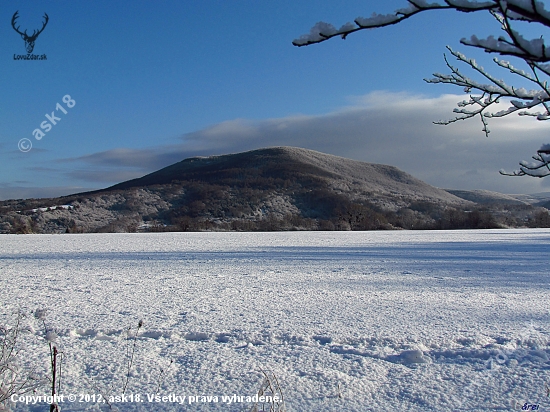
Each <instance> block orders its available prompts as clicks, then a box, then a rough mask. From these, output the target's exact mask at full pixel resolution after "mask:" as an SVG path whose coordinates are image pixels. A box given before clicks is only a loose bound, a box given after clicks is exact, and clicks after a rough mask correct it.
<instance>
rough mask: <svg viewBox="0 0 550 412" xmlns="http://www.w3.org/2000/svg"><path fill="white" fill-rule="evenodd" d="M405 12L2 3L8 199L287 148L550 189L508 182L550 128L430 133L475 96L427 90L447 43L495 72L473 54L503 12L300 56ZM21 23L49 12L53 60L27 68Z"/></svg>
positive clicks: (487, 184)
mask: <svg viewBox="0 0 550 412" xmlns="http://www.w3.org/2000/svg"><path fill="white" fill-rule="evenodd" d="M342 3H344V5H342ZM405 5H406V2H405V1H404V0H403V1H402V0H388V1H385V2H379V1H368V0H347V1H346V2H336V1H318V0H317V1H313V0H311V1H310V0H300V1H287V0H279V1H277V2H267V1H257V0H223V1H222V0H219V1H212V0H201V1H175V0H167V1H162V2H160V1H153V0H149V1H147V0H136V1H132V2H128V1H120V0H108V1H107V0H94V1H72V2H70V1H29V0H25V1H3V2H2V4H1V6H0V38H1V39H2V41H1V42H0V61H1V65H2V69H1V74H2V75H1V76H0V84H1V88H0V90H1V91H2V93H1V94H0V199H7V198H24V197H42V196H53V195H62V194H69V193H73V192H78V191H82V190H87V189H97V188H102V187H107V186H110V185H112V184H115V183H118V182H120V181H123V180H127V179H131V178H135V177H139V176H142V175H144V174H147V173H149V172H152V171H154V170H157V169H159V168H161V167H164V166H167V165H169V164H172V163H175V162H177V161H179V160H182V159H184V158H186V157H190V156H195V155H215V154H224V153H232V152H239V151H244V150H250V149H255V148H260V147H266V146H279V145H292V146H300V147H307V148H310V149H314V150H319V151H322V152H326V153H331V154H335V155H339V156H345V157H350V158H353V159H357V160H362V161H367V162H375V163H385V164H392V165H395V166H397V167H399V168H401V169H402V170H404V171H406V172H408V173H411V174H413V175H414V176H416V177H418V178H420V179H423V180H425V181H426V182H428V183H430V184H433V185H435V186H438V187H444V188H456V189H487V190H495V191H500V192H505V193H535V192H541V191H547V190H548V186H549V185H550V179H547V180H544V179H542V180H540V179H533V178H506V177H502V176H500V175H499V174H498V170H499V169H501V168H504V169H508V170H513V169H515V168H516V166H517V163H518V162H519V161H520V160H522V159H529V158H530V156H531V155H532V154H534V153H535V151H536V150H537V149H538V148H539V147H540V145H541V144H543V143H547V142H548V139H547V138H546V136H547V134H548V133H547V130H548V129H547V127H549V126H550V125H548V126H547V125H545V124H544V123H541V122H536V121H535V120H532V119H521V118H513V119H512V118H508V119H503V120H500V121H496V120H495V121H493V122H492V123H491V126H492V127H491V130H492V133H491V135H490V137H489V138H486V137H485V136H484V135H483V133H482V132H481V125H480V124H479V122H478V121H476V120H472V121H469V122H462V123H461V124H455V125H451V126H447V127H443V126H436V125H433V124H432V123H431V122H432V121H434V120H441V119H448V118H450V117H452V115H453V113H452V109H453V108H454V107H455V103H456V102H457V101H459V100H462V99H463V98H464V96H463V95H460V94H461V90H460V89H458V88H455V87H452V86H443V85H429V84H427V83H425V82H424V81H423V78H426V77H430V76H431V74H432V73H433V72H447V69H446V67H445V64H444V60H443V53H444V52H445V51H446V50H445V46H446V45H451V46H452V47H454V48H456V49H458V50H461V51H463V52H465V53H466V54H468V55H469V56H472V57H475V58H477V59H479V60H481V61H482V62H483V64H484V65H486V66H490V65H491V60H490V56H486V55H484V53H482V52H478V51H476V50H471V49H470V48H467V47H465V46H461V45H460V44H459V40H460V38H462V37H469V36H470V35H471V34H476V35H478V36H486V35H489V34H499V33H498V31H499V28H498V25H497V24H496V23H495V22H494V20H493V19H492V18H491V17H490V16H489V15H485V14H468V15H466V14H461V13H456V12H454V13H453V12H449V11H441V12H427V13H424V14H420V15H418V16H416V17H414V18H412V19H410V20H408V21H406V22H403V23H401V24H399V25H396V26H393V27H388V28H384V29H377V30H369V31H363V32H359V33H356V34H354V35H352V36H349V37H348V39H347V40H345V41H342V40H340V39H333V40H331V41H328V42H325V43H323V44H318V45H313V46H309V47H302V48H298V47H294V46H293V45H292V40H293V39H294V38H296V37H298V36H299V35H301V34H303V33H306V32H308V31H309V28H310V27H311V26H312V25H313V24H315V23H316V22H317V21H320V20H323V21H328V22H331V23H334V24H335V25H336V26H338V27H339V26H340V25H341V24H343V23H345V22H347V21H351V20H353V19H354V18H355V17H358V16H368V15H370V14H371V13H372V12H373V11H376V12H388V13H389V12H392V11H393V10H395V9H397V8H400V7H403V6H405ZM16 11H19V18H18V20H17V25H19V26H20V27H21V30H24V29H28V32H29V33H32V31H33V30H35V29H38V28H40V27H41V26H42V22H43V15H44V13H47V14H48V16H49V22H48V25H47V26H46V28H45V29H44V31H43V32H42V33H41V34H40V35H39V37H38V39H37V40H36V44H35V49H34V51H33V53H34V54H37V55H41V54H46V55H47V60H44V61H24V60H14V55H18V54H25V53H26V52H25V48H24V42H23V40H22V39H21V37H20V36H19V35H18V34H17V33H16V32H15V30H13V28H12V27H11V19H12V16H13V14H14V13H15V12H16ZM465 70H466V69H465ZM494 71H498V69H495V70H494ZM499 75H500V77H504V78H506V77H507V74H506V73H499ZM65 95H70V96H71V98H72V99H73V100H74V101H75V103H76V104H75V105H74V107H72V108H68V107H67V106H66V105H65V104H64V103H63V102H62V99H63V97H64V96H65ZM458 95H460V96H458ZM58 103H59V104H60V105H62V107H63V108H64V110H66V111H67V113H66V114H63V113H62V112H60V111H59V110H57V111H56V105H57V104H58ZM53 111H56V116H58V117H59V118H60V119H61V120H60V121H57V124H56V125H55V126H53V127H52V128H51V130H50V131H48V132H47V133H45V135H44V137H43V138H42V139H41V140H36V139H35V137H34V136H33V130H34V129H37V128H40V124H41V122H43V121H45V120H46V117H45V114H51V113H52V112H53ZM23 138H27V139H29V140H30V141H31V143H32V149H31V150H30V151H28V152H22V151H20V150H19V149H18V142H19V141H20V140H21V139H23Z"/></svg>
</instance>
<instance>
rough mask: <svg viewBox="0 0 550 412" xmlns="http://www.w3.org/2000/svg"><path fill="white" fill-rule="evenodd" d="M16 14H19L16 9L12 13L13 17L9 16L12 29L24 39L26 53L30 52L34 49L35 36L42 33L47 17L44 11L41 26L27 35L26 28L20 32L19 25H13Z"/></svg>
mask: <svg viewBox="0 0 550 412" xmlns="http://www.w3.org/2000/svg"><path fill="white" fill-rule="evenodd" d="M18 14H19V11H16V12H15V13H14V15H13V17H12V18H11V25H12V27H13V29H14V30H15V31H16V32H17V33H19V34H20V35H21V38H22V39H23V40H25V48H26V49H27V53H32V51H33V50H34V42H35V41H36V38H37V37H38V35H39V34H40V33H42V31H43V30H44V28H45V27H46V24H48V20H49V17H48V15H47V14H46V13H44V24H43V26H42V28H41V29H40V30H38V31H37V30H34V31H33V33H32V35H30V36H29V35H28V34H27V30H25V32H24V33H22V32H21V31H19V26H17V27H15V20H17V18H18V17H19V15H18Z"/></svg>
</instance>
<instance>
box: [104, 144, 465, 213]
mask: <svg viewBox="0 0 550 412" xmlns="http://www.w3.org/2000/svg"><path fill="white" fill-rule="evenodd" d="M236 169H239V170H240V173H241V174H242V176H241V179H244V178H245V177H249V178H254V177H255V176H257V175H258V174H259V172H260V171H261V174H262V176H264V177H271V178H284V179H296V180H307V179H308V178H311V177H315V178H319V179H325V182H326V183H327V184H328V185H329V186H330V187H331V188H333V189H335V190H344V191H350V190H360V191H363V192H364V191H367V192H374V193H379V194H388V195H393V196H398V197H403V198H409V197H410V198H417V199H418V200H420V199H426V200H430V201H435V202H444V203H449V204H456V205H459V204H465V202H464V200H463V199H460V198H458V197H456V196H454V195H452V194H449V193H448V192H447V191H445V190H442V189H438V188H435V187H433V186H430V185H429V184H427V183H425V182H423V181H421V180H419V179H417V178H415V177H413V176H411V175H410V174H408V173H405V172H403V171H401V170H399V169H398V168H396V167H394V166H388V165H382V164H374V163H365V162H360V161H357V160H351V159H347V158H345V157H339V156H334V155H330V154H326V153H321V152H317V151H314V150H309V149H303V148H298V147H288V146H281V147H270V148H264V149H257V150H251V151H248V152H243V153H236V154H227V155H220V156H208V157H192V158H188V159H185V160H182V161H181V162H178V163H175V164H173V165H171V166H168V167H165V168H163V169H161V170H158V171H156V172H153V173H151V174H148V175H146V176H144V177H141V178H138V179H133V180H129V181H127V182H123V183H119V184H117V185H114V186H111V187H110V188H108V189H107V190H119V189H128V188H131V187H144V186H151V185H159V184H167V183H171V182H172V181H176V180H183V181H185V180H189V179H199V180H204V181H210V182H212V181H216V180H220V179H227V178H231V177H234V176H235V175H234V173H233V172H234V171H235V170H236Z"/></svg>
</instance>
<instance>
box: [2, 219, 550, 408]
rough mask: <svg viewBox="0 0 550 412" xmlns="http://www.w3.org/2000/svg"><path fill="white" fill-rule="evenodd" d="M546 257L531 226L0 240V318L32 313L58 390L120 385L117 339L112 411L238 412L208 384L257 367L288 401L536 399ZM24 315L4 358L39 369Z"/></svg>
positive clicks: (248, 391) (409, 404)
mask: <svg viewBox="0 0 550 412" xmlns="http://www.w3.org/2000/svg"><path fill="white" fill-rule="evenodd" d="M549 252H550V230H548V229H533V230H530V229H529V230H527V229H525V230H482V231H423V232H421V231H414V232H412V231H392V232H285V233H156V234H85V235H82V234H79V235H68V234H67V235H4V236H2V237H1V238H0V282H1V283H0V284H1V285H2V293H1V294H0V302H1V305H2V313H1V316H0V322H4V323H9V322H13V320H14V315H13V314H14V313H15V312H16V311H18V310H23V311H26V312H27V313H30V311H31V310H36V309H47V313H46V315H45V322H46V325H47V328H48V329H49V330H50V331H52V332H55V334H56V335H57V336H56V339H55V341H56V342H57V344H58V345H59V349H60V351H62V352H63V354H64V358H63V366H62V381H61V392H60V394H61V395H64V396H65V397H67V396H68V395H69V394H75V395H77V396H78V395H79V394H88V395H93V394H96V396H97V395H98V394H99V393H101V394H102V395H103V396H115V395H120V394H121V392H122V389H121V388H122V384H123V379H124V378H125V376H126V367H125V366H124V365H125V362H126V359H127V357H126V351H127V349H128V348H130V349H131V348H132V347H133V344H134V342H135V356H134V363H133V366H132V369H131V373H130V378H129V384H128V389H127V391H126V395H130V394H133V395H137V394H140V395H141V399H142V400H144V402H127V403H117V404H115V405H114V406H115V407H116V408H118V409H119V410H121V411H137V410H139V411H153V410H154V411H165V410H166V411H214V410H215V411H218V410H219V411H243V410H247V411H248V410H250V409H251V407H252V406H253V405H252V404H251V403H246V402H243V403H234V404H230V405H228V404H227V403H223V402H222V399H221V396H223V395H227V396H231V395H234V394H236V395H239V396H252V395H254V394H256V393H257V391H258V389H259V388H260V384H261V383H262V375H261V372H260V368H261V369H264V370H267V371H273V372H274V373H275V375H276V376H277V378H278V379H279V382H280V385H281V388H282V390H283V394H284V397H285V404H286V407H287V410H288V411H299V412H302V411H381V410H395V411H474V410H502V411H504V410H506V411H508V410H521V408H522V407H523V406H524V405H525V404H526V403H528V404H534V405H539V410H549V408H550V402H549V401H550V398H548V397H547V396H546V389H545V382H550V361H549V358H550V346H549V344H550V306H549V302H550V299H549V298H550V293H549V292H550V275H549V271H548V262H549V255H550V253H549ZM37 316H38V317H39V318H40V317H41V316H43V313H42V312H39V313H38V314H37ZM140 320H143V323H144V326H143V327H142V328H140V330H139V333H138V336H137V337H136V339H135V341H134V340H127V339H126V338H125V336H127V335H126V331H127V330H128V328H129V327H132V328H133V329H132V331H135V330H136V328H137V325H138V322H139V321H140ZM27 321H28V322H29V323H30V324H31V325H34V326H33V327H32V328H29V331H28V332H26V333H25V334H24V335H22V339H23V340H22V342H23V343H24V345H23V347H22V352H21V356H20V364H21V365H22V366H23V367H24V368H35V369H36V370H37V371H38V372H41V371H46V368H47V365H48V360H49V358H48V356H49V355H48V353H49V352H48V342H47V341H46V340H45V331H44V328H43V327H41V326H40V323H39V322H40V320H39V319H36V318H35V317H34V316H32V315H31V316H29V318H28V320H27ZM171 361H173V363H172V364H170V362H171ZM161 370H164V372H161ZM159 376H160V378H159ZM157 392H158V395H160V396H168V395H170V394H173V395H177V396H212V397H213V396H218V402H214V401H210V402H198V403H193V404H191V405H190V404H188V398H186V400H185V403H184V404H183V405H179V404H177V403H174V402H161V403H150V402H148V399H147V394H150V395H154V394H155V393H157ZM42 393H44V394H47V393H48V389H47V387H45V388H44V391H43V392H42ZM38 394H40V392H39V393H38ZM199 399H200V398H199ZM211 399H214V398H211ZM77 400H78V399H77ZM204 400H206V398H205V399H204ZM12 406H14V409H15V410H16V411H44V410H47V409H48V407H47V405H46V404H44V403H42V404H40V403H38V404H36V405H24V404H22V403H17V404H15V405H12ZM60 406H61V408H62V411H83V410H96V411H97V410H108V408H107V405H106V404H103V403H99V404H97V403H96V404H94V403H92V402H88V403H86V402H82V403H80V402H78V401H77V402H74V403H68V402H67V401H66V399H65V402H64V403H61V404H60Z"/></svg>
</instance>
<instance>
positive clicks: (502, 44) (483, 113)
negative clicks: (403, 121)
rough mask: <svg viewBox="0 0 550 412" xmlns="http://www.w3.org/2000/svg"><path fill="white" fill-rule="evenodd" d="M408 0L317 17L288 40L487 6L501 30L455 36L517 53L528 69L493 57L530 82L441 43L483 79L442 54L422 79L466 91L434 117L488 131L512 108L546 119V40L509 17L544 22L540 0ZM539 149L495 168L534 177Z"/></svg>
mask: <svg viewBox="0 0 550 412" xmlns="http://www.w3.org/2000/svg"><path fill="white" fill-rule="evenodd" d="M408 3H409V4H408V6H407V7H404V8H401V9H399V10H396V11H395V12H394V13H392V14H377V13H373V14H372V15H371V16H370V17H367V18H365V17H358V18H356V19H355V20H354V22H353V23H346V24H344V25H343V26H341V27H340V28H339V29H337V28H336V27H335V26H333V25H332V24H329V23H324V22H319V23H317V24H316V25H315V26H313V27H312V29H311V30H310V32H309V33H307V34H304V35H302V36H300V37H299V38H297V39H295V40H294V41H293V44H294V45H295V46H307V45H310V44H314V43H321V42H324V41H326V40H328V39H331V38H333V37H336V36H340V37H342V38H343V39H345V38H346V37H347V36H348V35H349V34H351V33H354V32H356V31H360V30H364V29H371V28H380V27H385V26H389V25H392V24H397V23H399V22H401V21H403V20H405V19H408V18H410V17H412V16H414V15H416V14H418V13H421V12H424V11H428V10H440V9H450V10H455V11H459V12H464V13H472V12H479V11H485V12H489V13H490V14H491V15H492V16H493V17H494V18H495V19H496V21H497V22H498V23H499V25H500V28H501V30H502V32H503V35H501V36H488V37H486V38H479V37H478V36H476V35H475V34H474V35H472V36H471V37H470V38H468V39H466V38H464V39H462V40H461V41H460V42H461V43H462V44H463V45H465V46H470V47H474V48H480V49H482V50H484V51H486V52H487V53H494V54H497V55H500V56H509V57H515V58H518V59H520V60H521V61H523V62H524V63H525V64H526V67H527V68H528V71H525V70H523V69H519V68H517V67H516V66H514V65H512V64H511V63H510V62H508V61H505V60H500V59H498V58H495V59H494V62H495V63H496V64H497V65H498V66H499V68H504V69H506V70H507V71H509V72H510V73H512V74H514V75H516V76H518V77H519V78H521V79H522V81H523V82H525V81H527V82H529V83H531V84H532V85H533V87H534V88H533V89H526V88H525V87H517V86H514V85H510V84H507V83H506V82H505V81H504V80H501V79H498V78H497V77H495V76H493V75H492V74H490V73H489V72H488V71H487V70H486V69H485V68H483V67H482V66H480V65H479V64H478V63H477V62H476V61H475V60H474V59H470V58H468V57H466V56H465V55H464V54H462V53H460V52H458V51H455V50H453V49H451V48H450V47H447V48H448V49H449V52H450V53H451V54H452V55H453V56H454V57H455V58H456V59H457V60H458V61H459V62H461V63H464V64H466V66H467V67H468V68H469V69H470V70H471V71H473V72H474V73H476V75H477V76H478V77H481V78H482V79H484V80H483V81H481V82H480V81H477V80H475V79H473V78H472V77H469V76H466V75H465V74H463V73H462V72H461V71H460V70H459V69H458V68H457V67H455V66H454V65H452V64H450V63H449V61H448V59H447V56H445V62H446V64H447V67H448V68H449V70H450V73H449V74H442V73H435V74H434V75H433V76H434V77H432V78H430V79H426V81H427V82H428V83H447V84H453V85H456V86H460V87H461V88H462V89H463V90H464V92H465V93H467V94H469V99H467V100H463V101H461V102H459V103H458V107H457V108H455V109H454V113H456V114H457V116H456V117H454V118H452V119H450V120H444V121H437V122H435V123H436V124H442V125H447V124H450V123H454V122H457V121H459V120H466V119H471V118H474V117H479V119H480V120H481V123H482V125H483V127H482V130H483V132H484V133H485V134H486V135H488V134H489V127H488V123H487V120H488V119H490V118H500V117H505V116H508V115H510V114H512V113H516V114H518V115H520V116H532V117H534V118H536V119H537V120H549V119H550V87H549V85H548V80H549V79H548V78H549V77H550V64H549V63H548V62H550V46H547V45H546V43H545V41H544V38H543V36H540V37H538V38H534V39H527V38H525V37H524V36H523V35H522V34H521V33H520V32H518V31H517V30H516V29H514V27H513V23H514V22H517V21H522V22H529V23H536V24H538V25H539V26H541V27H544V28H550V11H549V10H547V9H546V8H545V4H544V3H543V2H542V1H538V0H491V1H474V0H441V1H437V2H429V1H427V0H408ZM501 102H508V107H507V108H506V109H504V110H503V109H502V108H501V107H499V110H498V111H491V110H492V109H493V107H496V105H497V104H499V103H501ZM537 110H538V111H537ZM544 147H546V146H543V148H544ZM545 150H546V149H539V150H538V151H537V154H536V155H535V156H533V159H534V160H535V163H526V162H522V163H520V166H521V168H520V170H517V171H515V172H513V173H506V172H502V171H501V173H502V174H506V175H512V176H524V175H529V176H534V177H544V176H548V175H550V168H549V159H550V154H549V153H550V152H548V153H547V152H546V151H545Z"/></svg>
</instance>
